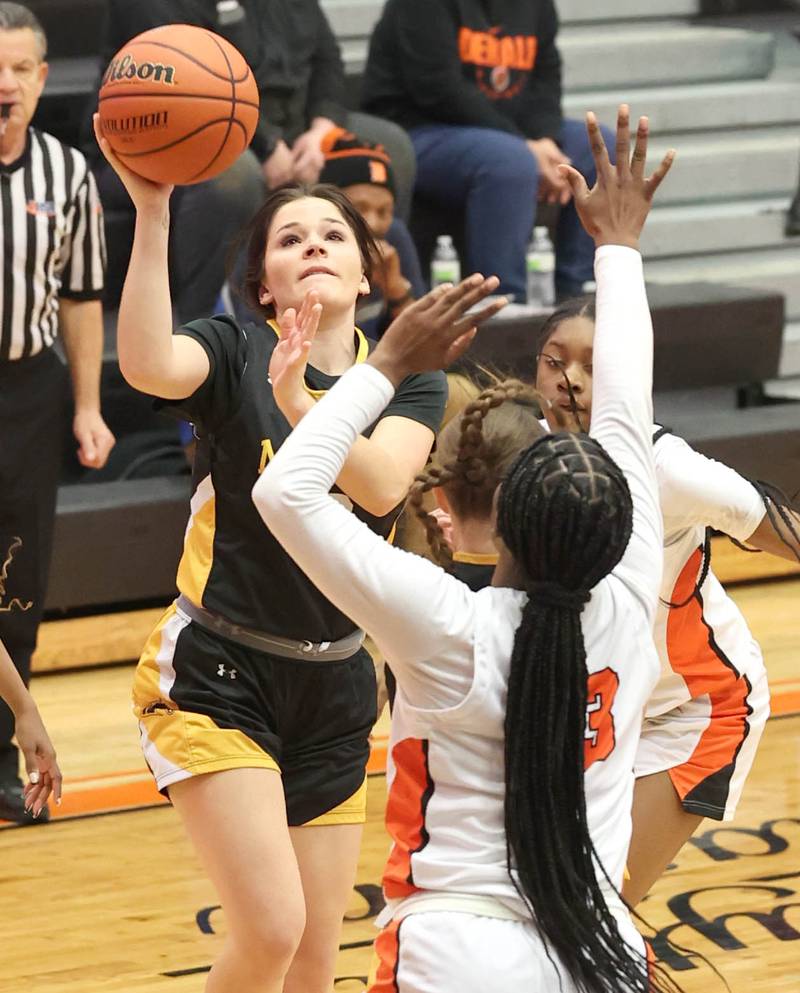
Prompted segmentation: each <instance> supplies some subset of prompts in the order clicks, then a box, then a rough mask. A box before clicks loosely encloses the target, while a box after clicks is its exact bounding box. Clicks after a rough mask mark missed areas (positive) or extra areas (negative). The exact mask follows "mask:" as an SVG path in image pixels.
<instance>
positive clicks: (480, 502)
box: [409, 379, 544, 569]
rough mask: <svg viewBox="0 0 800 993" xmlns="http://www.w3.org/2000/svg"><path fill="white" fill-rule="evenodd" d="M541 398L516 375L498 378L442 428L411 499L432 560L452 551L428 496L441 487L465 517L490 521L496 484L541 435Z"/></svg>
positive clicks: (449, 557) (448, 560)
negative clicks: (517, 457) (514, 377)
mask: <svg viewBox="0 0 800 993" xmlns="http://www.w3.org/2000/svg"><path fill="white" fill-rule="evenodd" d="M540 417H541V412H540V397H539V394H538V393H537V392H536V390H535V389H534V388H533V387H532V386H529V385H527V384H525V383H522V382H520V381H519V380H517V379H507V380H502V381H496V382H495V383H494V384H493V385H491V386H489V387H488V388H487V389H485V390H483V392H482V393H480V394H479V395H478V396H477V397H476V398H475V399H474V400H472V401H471V402H470V403H468V404H467V405H466V407H464V409H463V410H462V412H461V414H460V416H458V417H454V418H453V419H452V420H451V421H450V422H449V423H448V424H447V426H446V427H445V428H444V429H443V430H442V431H441V433H440V434H439V437H438V438H437V442H436V453H435V454H434V457H433V458H432V460H431V462H430V463H429V465H428V466H427V467H426V468H425V469H424V470H423V471H422V472H420V473H419V474H418V475H417V478H416V480H415V481H414V483H413V485H412V487H411V490H410V492H409V504H410V506H411V508H412V510H413V512H414V514H415V516H416V517H417V519H418V520H419V522H420V523H421V524H422V526H423V527H424V529H425V536H426V538H427V541H428V545H429V547H430V549H431V551H432V553H433V557H434V559H435V560H436V561H437V562H438V563H439V564H440V565H442V566H444V567H445V568H446V569H450V568H451V567H452V563H453V554H452V550H451V549H450V546H449V544H448V543H447V541H446V540H445V536H444V533H443V531H442V528H441V527H440V525H439V523H438V521H437V520H436V518H435V517H433V516H432V515H431V514H430V513H429V512H428V507H427V505H426V502H425V495H426V494H427V493H428V492H430V490H432V489H434V488H438V487H441V488H442V489H443V490H444V492H445V494H446V496H447V499H448V502H449V504H450V506H451V508H452V510H453V513H454V514H456V515H457V516H458V517H459V518H461V519H462V520H482V521H483V520H487V519H488V518H489V517H490V516H491V511H492V500H493V498H494V492H495V490H496V489H497V486H498V485H499V483H500V482H501V480H502V478H503V476H504V475H505V472H506V470H507V469H508V467H509V465H510V464H511V462H512V461H513V460H514V459H515V458H516V456H517V455H518V454H519V453H520V452H521V451H522V450H523V449H524V448H526V447H527V446H528V445H530V443H531V441H532V439H534V438H537V437H539V436H540V435H541V434H543V433H544V432H543V429H542V427H541V425H540V424H539V418H540Z"/></svg>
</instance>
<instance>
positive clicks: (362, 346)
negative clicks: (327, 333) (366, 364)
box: [267, 320, 369, 400]
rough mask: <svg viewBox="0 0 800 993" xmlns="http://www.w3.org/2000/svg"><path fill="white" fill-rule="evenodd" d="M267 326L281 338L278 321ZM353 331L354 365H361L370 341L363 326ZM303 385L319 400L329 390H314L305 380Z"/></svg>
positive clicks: (307, 391) (269, 321) (309, 393)
mask: <svg viewBox="0 0 800 993" xmlns="http://www.w3.org/2000/svg"><path fill="white" fill-rule="evenodd" d="M267 327H270V328H272V330H273V331H274V332H275V334H276V336H277V337H278V338H280V336H281V328H280V325H279V324H278V322H277V321H275V320H268V321H267ZM353 331H355V335H356V340H357V341H358V348H357V349H356V360H355V362H354V363H353V365H359V364H360V363H361V362H363V361H364V360H365V359H366V357H367V356H368V355H369V342H368V341H367V339H366V337H365V335H364V332H363V331H362V330H361V328H359V327H354V328H353ZM303 386H304V387H305V390H306V393H308V395H309V396H312V397H313V398H314V399H315V400H319V399H320V397H324V396H325V394H326V393H327V392H328V391H327V390H314V389H312V388H311V387H310V386H309V385H308V383H306V382H305V381H303Z"/></svg>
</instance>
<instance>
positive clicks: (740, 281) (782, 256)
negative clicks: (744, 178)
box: [645, 242, 800, 417]
mask: <svg viewBox="0 0 800 993" xmlns="http://www.w3.org/2000/svg"><path fill="white" fill-rule="evenodd" d="M793 244H794V243H793V242H787V245H788V246H789V247H786V248H783V249H781V248H772V249H765V250H762V251H749V252H731V253H728V254H725V255H686V256H684V257H683V258H679V259H655V260H653V261H649V262H645V272H646V274H647V278H648V280H650V281H651V282H653V283H685V282H692V281H695V280H700V281H703V282H710V283H723V284H728V285H733V286H738V287H746V286H750V287H757V288H758V289H761V290H764V291H772V292H776V293H782V294H784V295H785V297H786V317H787V319H788V320H800V247H793ZM798 416H799V417H800V415H798Z"/></svg>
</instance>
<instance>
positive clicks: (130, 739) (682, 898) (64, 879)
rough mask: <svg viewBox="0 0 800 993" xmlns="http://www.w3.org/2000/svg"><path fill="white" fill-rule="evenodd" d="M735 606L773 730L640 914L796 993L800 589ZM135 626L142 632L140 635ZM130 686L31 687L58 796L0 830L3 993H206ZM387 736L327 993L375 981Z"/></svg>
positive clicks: (58, 660)
mask: <svg viewBox="0 0 800 993" xmlns="http://www.w3.org/2000/svg"><path fill="white" fill-rule="evenodd" d="M742 561H743V560H742ZM764 561H765V562H766V560H764ZM715 567H716V568H718V569H719V562H718V561H715ZM761 568H762V571H763V567H761ZM737 569H739V570H740V571H739V572H738V573H737ZM741 570H744V572H742V571H741ZM748 570H749V571H748ZM720 571H722V570H720ZM727 575H728V578H733V579H736V578H741V577H742V575H745V576H747V575H751V576H752V566H751V564H750V563H749V562H747V563H745V564H744V565H741V563H740V560H739V559H738V557H736V556H734V558H733V559H732V560H731V563H730V568H729V569H727ZM732 592H733V594H734V597H735V599H736V600H737V602H738V603H739V605H740V607H741V608H742V610H743V612H744V613H745V616H746V617H747V618H748V621H749V622H750V624H751V627H752V629H753V631H754V633H755V635H756V637H757V638H758V640H759V641H760V643H761V645H762V648H763V650H764V654H765V657H766V659H767V663H768V669H769V672H770V677H771V685H772V692H773V717H772V719H771V720H770V722H769V724H768V726H767V729H766V732H765V734H764V739H763V743H762V745H761V748H760V751H759V754H758V757H757V760H756V765H755V768H754V770H753V773H752V776H751V777H750V780H749V782H748V785H747V788H746V789H745V795H744V798H743V801H742V803H741V805H740V808H739V813H738V814H737V818H736V820H735V821H734V822H733V823H732V824H729V825H725V826H724V827H720V826H719V825H717V824H715V823H712V822H709V821H706V822H704V824H703V825H702V826H701V830H700V832H699V833H698V835H697V836H696V837H695V839H693V841H692V843H690V844H689V845H687V846H686V848H685V849H684V851H683V852H682V853H681V855H680V857H679V858H678V861H677V864H676V865H675V866H674V867H673V868H671V869H670V870H669V871H668V872H667V873H666V875H665V876H664V877H663V878H662V880H661V881H660V882H659V883H658V884H657V885H656V887H655V888H654V890H653V892H652V894H651V895H650V897H649V898H648V899H647V900H646V901H645V903H644V904H643V905H642V907H641V908H640V909H641V911H642V915H643V917H644V918H646V920H647V922H648V924H649V925H650V926H651V929H652V930H651V931H650V932H648V934H650V935H652V934H653V933H655V934H656V937H657V943H659V942H663V939H664V937H665V936H667V935H669V936H671V937H672V938H673V939H674V940H675V941H676V942H677V943H678V944H679V945H681V946H685V947H687V948H689V949H691V950H692V951H696V952H701V953H703V955H705V956H706V957H707V958H708V959H709V960H710V961H711V963H713V964H714V966H716V967H717V968H718V969H719V971H720V972H721V973H722V975H723V976H724V977H725V979H726V980H727V982H728V985H729V987H730V990H731V991H732V993H797V991H798V990H800V667H798V654H799V653H800V648H799V646H798V640H799V639H798V634H800V623H799V622H798V605H799V604H800V579H798V578H794V577H788V578H784V579H778V580H772V581H761V582H758V583H748V584H746V585H742V586H737V587H736V588H735V589H733V590H732ZM123 616H124V615H123ZM151 619H152V618H151V617H150V616H148V617H147V618H146V622H147V624H148V626H149V624H150V622H151ZM129 620H130V624H129V625H127V627H130V628H131V629H132V630H134V631H136V630H137V628H136V619H135V618H130V619H129ZM141 620H145V619H141ZM59 623H61V624H73V623H74V622H59ZM123 627H125V625H124V624H123V623H122V621H119V620H118V626H116V627H115V623H114V620H113V618H106V619H104V621H103V624H102V629H103V631H104V635H102V634H101V635H97V634H96V632H95V633H94V634H92V632H91V631H90V630H89V629H88V628H87V626H86V624H85V623H84V624H83V626H82V627H80V626H79V629H78V630H79V638H80V641H81V642H82V643H83V644H84V646H85V648H86V652H87V655H88V656H89V657H90V658H91V660H92V661H97V660H98V659H101V658H113V657H114V653H115V651H116V652H119V651H124V649H123V648H121V646H120V645H119V644H117V642H119V641H120V640H122V641H124V638H125V635H124V632H122V628H123ZM65 630H66V629H64V628H62V629H60V631H59V630H58V629H57V626H56V627H54V626H53V625H48V626H46V628H45V629H44V630H43V636H42V648H41V649H40V658H39V660H38V665H37V668H38V670H39V671H40V672H43V671H46V670H48V669H58V668H59V667H60V666H63V665H64V664H71V663H70V662H69V660H70V659H73V661H74V657H75V654H74V653H75V651H76V649H75V646H74V645H73V646H72V647H70V645H69V644H68V642H69V638H68V637H65V635H64V631H65ZM71 630H75V629H74V628H73V629H71ZM137 637H138V635H137ZM104 638H105V641H106V642H107V644H106V646H105V649H104V648H103V640H104ZM115 645H116V647H115ZM93 653H95V654H96V657H93ZM127 657H130V655H128V656H127ZM65 659H66V660H67V661H66V662H65ZM131 675H132V667H131V665H130V664H126V665H118V666H114V667H111V668H101V669H98V668H89V669H81V670H80V671H70V672H54V673H53V674H50V675H47V676H46V677H45V676H42V677H41V678H38V679H36V680H35V682H34V692H35V695H36V697H37V699H38V700H39V703H40V706H41V709H42V712H43V715H44V718H45V720H46V722H47V724H48V727H49V728H50V730H51V733H52V735H53V737H54V739H55V742H56V746H57V748H58V751H59V758H60V760H61V766H62V770H63V771H64V774H65V777H66V779H65V782H66V793H65V799H64V803H63V805H62V807H61V808H60V810H59V811H58V812H57V813H58V816H57V817H56V818H54V821H53V823H51V824H49V825H47V826H43V827H35V828H31V829H22V830H21V829H13V828H5V829H2V830H0V907H2V917H3V936H2V944H0V993H23V991H25V993H45V991H47V993H67V991H70V993H106V991H107V993H111V991H114V993H145V991H146V993H150V991H153V993H158V991H164V993H190V991H200V990H202V989H203V984H204V976H205V972H206V971H207V969H208V966H209V965H210V963H211V961H212V960H213V958H214V956H215V953H216V949H217V947H218V944H219V941H220V938H219V935H220V933H221V932H223V931H224V921H223V920H222V917H221V913H220V912H219V911H218V909H217V900H216V898H215V895H214V892H213V890H212V888H211V886H210V885H209V884H208V883H207V882H206V880H205V879H204V877H203V875H202V873H201V871H200V869H199V867H198V864H197V862H196V860H195V858H194V856H193V854H192V852H191V850H190V848H189V845H188V843H187V841H186V840H185V838H184V836H183V833H182V830H181V828H180V826H179V823H178V819H177V817H176V816H175V815H174V812H173V811H172V810H171V809H170V808H169V806H168V805H166V804H164V803H163V802H162V800H161V798H160V797H159V795H158V794H157V793H156V792H155V789H154V787H153V786H152V784H151V782H150V780H149V777H148V775H147V772H146V770H145V768H144V764H143V762H142V759H141V757H140V753H139V748H138V741H137V734H136V728H135V724H134V722H133V719H132V716H131V713H130V704H129V689H130V681H131ZM386 730H387V726H386V720H385V717H384V719H383V720H382V722H381V723H380V724H379V726H378V727H377V728H376V731H375V735H374V739H375V741H374V749H373V758H372V764H371V770H372V772H371V776H370V797H369V815H368V823H367V827H366V831H365V835H364V844H363V848H362V853H361V861H360V865H359V872H358V881H357V886H356V890H355V891H354V893H353V897H352V901H351V905H350V909H349V911H348V919H347V921H346V922H345V925H344V928H343V932H342V945H341V953H340V957H339V964H338V972H337V975H338V977H339V978H338V979H337V983H336V987H335V989H336V991H337V993H357V991H362V990H363V989H364V988H365V978H366V975H367V972H368V969H369V961H370V956H371V951H370V947H369V946H370V943H371V940H372V938H373V936H374V933H375V932H374V928H373V926H372V919H373V917H374V916H375V913H376V908H377V907H378V906H379V901H380V894H379V882H380V872H381V868H382V862H383V859H384V857H385V854H386V847H387V841H386V836H385V834H384V832H383V826H382V816H383V804H384V801H385V778H384V774H383V768H384V763H385V740H386V739H385V735H386ZM276 898H277V897H276ZM668 961H669V964H670V965H671V966H672V967H673V970H674V971H673V972H672V975H673V976H674V977H675V978H676V979H677V980H678V981H679V982H680V983H681V985H682V986H683V988H684V989H685V990H686V991H687V993H717V991H720V993H721V991H723V990H724V989H725V986H724V983H723V982H722V981H721V980H720V979H719V978H718V977H717V976H716V975H715V974H714V972H713V971H712V969H711V968H710V967H709V966H708V965H706V964H703V963H702V962H699V961H692V960H690V959H688V958H686V957H685V956H684V955H682V954H680V953H677V952H671V953H670V958H669V960H668ZM487 993H491V991H487ZM498 993H499V991H498ZM502 993H507V991H502Z"/></svg>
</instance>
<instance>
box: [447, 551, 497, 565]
mask: <svg viewBox="0 0 800 993" xmlns="http://www.w3.org/2000/svg"><path fill="white" fill-rule="evenodd" d="M498 558H499V556H498V554H497V552H453V561H454V562H464V563H466V564H467V565H497V560H498Z"/></svg>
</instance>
